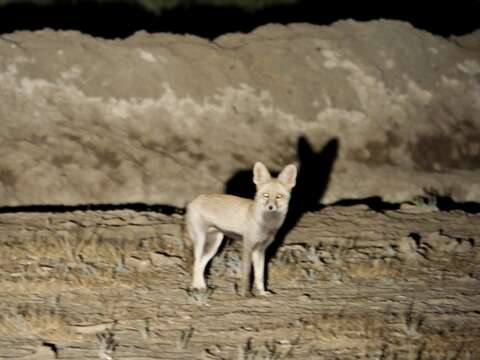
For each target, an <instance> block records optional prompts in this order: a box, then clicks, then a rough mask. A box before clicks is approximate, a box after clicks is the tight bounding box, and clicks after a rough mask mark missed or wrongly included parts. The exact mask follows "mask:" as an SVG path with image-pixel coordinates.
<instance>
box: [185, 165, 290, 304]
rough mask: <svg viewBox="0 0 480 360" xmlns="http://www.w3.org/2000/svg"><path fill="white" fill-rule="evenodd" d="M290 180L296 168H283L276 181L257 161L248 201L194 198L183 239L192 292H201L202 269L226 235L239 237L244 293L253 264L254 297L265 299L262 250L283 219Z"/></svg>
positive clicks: (219, 196) (227, 197) (222, 196)
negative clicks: (188, 256)
mask: <svg viewBox="0 0 480 360" xmlns="http://www.w3.org/2000/svg"><path fill="white" fill-rule="evenodd" d="M296 176H297V169H296V167H295V166H294V165H288V166H286V167H285V168H284V169H283V170H282V172H281V173H280V175H279V176H278V177H277V178H272V177H271V175H270V173H269V171H268V169H267V168H266V167H265V165H263V164H262V163H260V162H257V163H255V165H254V167H253V182H254V183H255V185H256V188H257V192H256V194H255V199H254V200H250V199H245V198H241V197H238V196H233V195H225V194H208V195H199V196H198V197H197V198H195V199H194V200H193V201H192V202H191V203H190V204H189V205H188V206H187V212H186V216H185V230H186V234H185V237H186V240H187V241H188V242H189V243H190V247H191V248H192V251H193V272H192V274H193V280H192V288H193V289H196V290H204V289H206V283H205V275H204V273H205V267H206V266H207V264H208V262H209V261H210V260H211V259H212V257H213V256H214V255H215V253H216V252H217V250H218V248H219V247H220V244H221V243H222V240H223V237H224V235H225V234H226V235H228V236H233V237H242V238H243V255H242V256H243V257H242V282H243V291H244V293H245V294H247V293H248V292H249V291H250V274H251V269H252V263H253V270H254V282H255V288H256V290H257V292H258V293H259V294H261V295H265V294H266V291H265V285H264V272H265V250H266V249H267V247H268V246H269V245H270V244H271V243H272V241H273V240H274V238H275V235H276V233H277V231H278V229H279V228H280V226H281V225H282V224H283V221H284V220H285V216H286V215H287V211H288V203H289V200H290V192H291V190H292V188H293V187H294V186H295V180H296Z"/></svg>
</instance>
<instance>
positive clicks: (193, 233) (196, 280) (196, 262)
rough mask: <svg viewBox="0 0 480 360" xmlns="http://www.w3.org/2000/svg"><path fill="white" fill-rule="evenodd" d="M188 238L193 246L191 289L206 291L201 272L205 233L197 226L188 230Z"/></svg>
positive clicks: (202, 272)
mask: <svg viewBox="0 0 480 360" xmlns="http://www.w3.org/2000/svg"><path fill="white" fill-rule="evenodd" d="M189 232H190V238H191V239H192V243H193V244H192V245H193V271H192V278H193V279H192V288H193V289H197V290H202V289H206V287H207V284H206V283H205V277H204V271H202V266H201V265H202V259H203V251H204V248H205V242H206V240H207V233H206V231H205V230H204V229H202V228H201V227H198V226H191V227H190V228H189Z"/></svg>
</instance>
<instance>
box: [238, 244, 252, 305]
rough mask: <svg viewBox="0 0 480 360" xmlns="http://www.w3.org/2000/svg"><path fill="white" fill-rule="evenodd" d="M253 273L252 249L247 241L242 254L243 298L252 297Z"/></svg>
mask: <svg viewBox="0 0 480 360" xmlns="http://www.w3.org/2000/svg"><path fill="white" fill-rule="evenodd" d="M251 273H252V247H251V246H250V245H249V244H248V243H247V242H246V241H245V242H244V245H243V254H242V288H241V292H242V295H243V296H249V295H250V278H251Z"/></svg>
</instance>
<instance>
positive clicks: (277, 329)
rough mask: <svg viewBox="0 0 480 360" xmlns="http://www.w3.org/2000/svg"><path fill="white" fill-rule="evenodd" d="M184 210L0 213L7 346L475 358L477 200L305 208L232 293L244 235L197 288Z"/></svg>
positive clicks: (53, 355) (479, 306) (0, 328)
mask: <svg viewBox="0 0 480 360" xmlns="http://www.w3.org/2000/svg"><path fill="white" fill-rule="evenodd" d="M181 223H182V216H181V215H177V214H174V215H165V214H160V213H157V212H147V211H145V212H136V211H132V210H117V211H76V212H67V213H65V212H63V213H21V212H17V213H4V214H0V254H1V257H0V288H1V291H0V359H136V360H142V359H226V360H227V359H228V360H233V359H234V360H259V359H272V360H273V359H275V360H281V359H364V358H365V359H367V358H368V359H478V358H480V350H479V349H478V342H479V340H480V261H479V260H480V250H479V248H480V215H478V214H477V215H472V214H466V213H463V212H460V211H455V212H439V211H433V209H430V208H425V209H424V208H422V207H412V208H411V209H404V210H399V211H386V212H384V213H380V212H375V211H372V210H370V209H368V208H366V207H364V206H354V207H327V208H324V209H322V210H321V211H319V212H315V213H307V214H305V215H304V216H303V218H302V219H301V221H300V222H299V223H298V224H297V226H296V227H295V228H294V229H293V230H292V231H291V232H290V233H289V234H288V236H287V237H286V240H285V242H284V244H283V245H282V246H280V247H279V250H278V251H277V253H276V255H275V256H274V257H273V259H272V260H271V262H270V266H269V288H270V290H272V291H273V292H275V294H273V295H271V296H269V297H268V298H257V297H250V298H243V297H241V296H240V295H239V294H238V288H237V283H239V267H240V257H239V244H238V243H234V242H231V243H229V244H227V246H225V247H224V248H223V250H222V251H221V252H220V254H219V255H217V256H216V257H215V258H214V261H213V264H212V266H211V269H210V276H209V279H208V282H209V284H210V285H211V286H212V288H213V289H212V290H211V291H210V292H209V293H208V294H206V295H205V296H193V295H192V294H189V292H188V290H187V288H188V285H189V281H190V277H189V274H188V271H187V269H185V268H184V261H183V258H182V256H183V245H182V241H181V236H180V225H181Z"/></svg>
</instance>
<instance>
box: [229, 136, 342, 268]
mask: <svg viewBox="0 0 480 360" xmlns="http://www.w3.org/2000/svg"><path fill="white" fill-rule="evenodd" d="M337 154H338V140H337V139H336V138H333V139H331V140H329V141H328V142H327V143H326V144H325V146H324V147H323V148H322V149H321V150H320V151H319V152H315V151H314V149H313V147H312V145H311V144H310V142H309V141H308V139H307V138H306V137H305V136H301V137H299V139H298V142H297V155H298V161H299V169H298V175H297V183H296V185H295V187H294V188H293V190H292V196H291V198H290V205H289V210H288V214H287V217H286V219H285V222H284V223H283V226H282V227H281V228H280V230H279V231H278V233H277V237H276V239H275V241H274V242H273V243H272V244H271V245H270V246H269V248H268V250H267V257H268V258H271V257H272V256H274V255H275V254H276V252H277V250H278V248H279V247H280V245H281V244H282V243H283V241H284V240H285V237H286V236H287V234H288V233H289V232H290V231H291V230H292V229H293V228H294V227H295V225H296V224H297V223H298V221H299V220H300V218H301V217H302V216H303V214H305V213H306V212H309V211H315V210H319V209H320V208H321V206H320V204H319V202H320V200H321V198H322V197H323V195H324V194H325V191H326V190H327V187H328V182H329V180H330V174H331V172H332V168H333V164H334V162H335V159H336V158H337ZM285 165H286V164H285ZM272 175H273V176H277V175H278V173H275V172H272ZM252 180H253V171H252V170H241V171H239V172H237V173H236V174H235V175H234V176H233V177H231V178H230V180H228V182H227V183H226V186H225V192H226V193H227V194H231V195H237V196H241V197H246V198H250V199H253V197H254V196H255V191H256V189H255V185H254V184H253V181H252ZM267 264H268V262H267ZM266 274H268V272H266Z"/></svg>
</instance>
